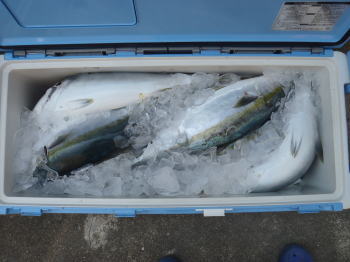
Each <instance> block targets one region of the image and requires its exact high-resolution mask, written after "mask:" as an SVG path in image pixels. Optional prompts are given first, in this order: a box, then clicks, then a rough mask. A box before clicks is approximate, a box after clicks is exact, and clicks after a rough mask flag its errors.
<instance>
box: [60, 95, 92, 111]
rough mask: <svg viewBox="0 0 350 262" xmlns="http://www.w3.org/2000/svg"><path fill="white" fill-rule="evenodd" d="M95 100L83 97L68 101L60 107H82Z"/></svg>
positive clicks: (71, 108) (62, 108) (70, 108)
mask: <svg viewBox="0 0 350 262" xmlns="http://www.w3.org/2000/svg"><path fill="white" fill-rule="evenodd" d="M93 102H94V100H93V99H92V98H82V99H76V100H71V101H68V102H67V103H66V105H65V106H62V107H61V108H59V109H61V110H65V109H69V110H75V109H81V108H84V107H87V106H88V105H91V104H92V103H93Z"/></svg>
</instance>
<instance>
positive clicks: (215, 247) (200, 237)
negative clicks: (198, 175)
mask: <svg viewBox="0 0 350 262" xmlns="http://www.w3.org/2000/svg"><path fill="white" fill-rule="evenodd" d="M348 48H350V46H349V47H348ZM347 50H349V49H347ZM347 102H348V103H349V104H350V98H348V100H347ZM349 123H350V121H349V119H348V125H349ZM289 243H298V244H301V245H303V246H304V247H306V248H307V249H308V250H309V251H310V252H311V253H312V255H313V256H314V259H315V261H326V262H329V261H332V262H336V261H350V211H342V212H323V213H318V214H297V213H295V212H281V213H249V214H228V215H226V216H225V217H207V218H205V217H203V216H202V215H142V216H137V217H136V218H116V217H114V216H111V215H71V214H70V215H67V214H65V215H61V214H46V215H42V216H41V217H21V216H18V215H11V216H0V262H7V261H9V262H12V261H13V262H20V261H26V262H31V261H35V262H40V261H45V262H51V261H55V262H60V261H62V262H70V261H115V262H119V261H120V262H129V261H130V262H131V261H135V262H139V261H146V262H152V261H157V259H159V258H160V257H161V256H164V255H167V254H177V255H178V256H179V257H180V258H182V259H183V261H185V262H201V261H203V262H204V261H210V262H216V261H225V262H226V261H269V262H273V261H277V260H278V255H279V252H280V251H281V249H282V248H283V247H284V245H286V244H289Z"/></svg>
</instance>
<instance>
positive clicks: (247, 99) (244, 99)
mask: <svg viewBox="0 0 350 262" xmlns="http://www.w3.org/2000/svg"><path fill="white" fill-rule="evenodd" d="M257 98H258V96H252V95H249V94H245V95H244V96H242V97H241V98H240V99H239V100H238V101H237V103H236V104H235V105H234V106H233V107H242V106H245V105H248V104H250V103H251V102H253V101H255V100H256V99H257Z"/></svg>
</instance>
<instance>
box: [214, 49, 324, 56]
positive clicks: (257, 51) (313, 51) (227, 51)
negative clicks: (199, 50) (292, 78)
mask: <svg viewBox="0 0 350 262" xmlns="http://www.w3.org/2000/svg"><path fill="white" fill-rule="evenodd" d="M221 53H223V54H242V55H244V54H256V55H261V54H263V55H264V54H267V55H268V54H272V55H288V54H289V55H326V52H325V49H324V48H322V47H261V48H256V47H223V48H221Z"/></svg>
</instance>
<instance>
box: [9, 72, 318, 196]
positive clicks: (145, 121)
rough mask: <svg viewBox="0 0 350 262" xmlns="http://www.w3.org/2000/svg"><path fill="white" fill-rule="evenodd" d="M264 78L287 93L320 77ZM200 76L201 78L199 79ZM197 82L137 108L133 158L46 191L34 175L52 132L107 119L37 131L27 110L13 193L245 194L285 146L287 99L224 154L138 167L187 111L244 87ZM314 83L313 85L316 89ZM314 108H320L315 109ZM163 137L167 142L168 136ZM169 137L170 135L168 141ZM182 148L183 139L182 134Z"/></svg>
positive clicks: (166, 155) (167, 157) (175, 155)
mask: <svg viewBox="0 0 350 262" xmlns="http://www.w3.org/2000/svg"><path fill="white" fill-rule="evenodd" d="M264 75H266V76H269V77H271V78H273V79H274V80H276V81H279V82H280V83H281V84H284V85H286V86H290V82H291V80H293V81H294V83H295V87H296V88H298V87H299V86H307V87H309V88H315V89H316V88H317V86H318V80H317V79H318V77H317V73H316V72H315V71H311V70H310V71H303V72H300V71H297V70H284V71H282V70H269V71H266V72H264ZM195 76H196V75H195ZM197 76H198V81H194V82H193V83H192V84H191V86H177V87H175V88H173V89H170V90H166V91H163V92H161V93H160V94H158V95H157V96H154V97H150V98H148V99H145V100H144V101H143V102H141V103H139V104H137V105H132V106H130V107H129V108H128V110H130V118H129V125H128V126H127V133H128V135H129V136H130V143H131V145H132V147H133V148H134V150H135V151H134V152H132V153H131V152H130V153H125V154H122V155H119V156H117V157H115V158H113V159H110V160H107V161H104V162H102V163H100V164H98V165H95V166H87V167H84V168H81V169H79V170H76V171H75V172H74V175H72V176H69V177H67V176H64V177H62V178H61V179H57V180H55V181H52V182H48V183H46V185H45V186H44V187H38V186H36V182H37V180H36V178H34V177H33V176H32V173H33V171H34V169H35V167H36V165H37V161H38V160H37V159H38V158H39V157H40V156H41V154H42V147H43V145H45V143H47V141H48V139H49V138H50V139H51V138H52V136H56V137H57V136H59V135H60V134H57V133H55V131H54V130H55V127H57V126H60V125H65V126H67V127H70V126H71V125H77V123H78V124H82V123H84V122H86V121H87V119H88V120H89V121H90V120H91V118H96V119H99V118H105V119H106V118H108V117H109V114H108V112H105V113H98V114H92V115H91V114H90V115H83V116H79V117H77V116H75V117H74V118H73V119H67V118H65V119H60V120H59V121H56V122H49V123H47V125H46V126H43V125H42V124H41V125H40V126H39V124H38V123H37V121H36V119H35V115H34V114H33V113H32V112H31V111H29V110H25V111H24V112H23V114H22V119H21V127H20V129H19V130H18V132H17V133H16V136H15V138H16V145H17V146H16V148H15V163H14V165H15V166H14V170H15V174H16V186H15V188H14V190H15V191H17V192H18V191H25V190H27V192H32V193H33V192H35V193H38V194H40V195H43V194H47V195H55V194H62V193H64V194H69V195H75V196H86V195H88V196H97V197H156V196H223V195H231V194H246V193H249V192H250V190H251V188H252V187H253V186H254V184H255V183H256V180H255V178H252V177H249V173H247V170H248V169H249V167H251V166H252V165H255V164H257V163H260V162H262V161H264V159H266V158H267V157H268V155H269V153H271V152H272V151H273V150H274V149H275V148H277V147H278V145H279V144H280V143H281V142H282V140H283V137H284V126H285V123H286V122H287V121H288V117H289V113H290V112H289V109H288V103H289V101H288V99H289V98H288V96H287V97H286V98H284V99H282V101H281V106H280V107H279V109H278V110H277V111H276V112H274V113H273V114H272V116H271V120H270V121H268V122H266V123H265V124H264V125H263V126H262V127H261V128H259V129H258V130H256V131H254V132H252V133H251V134H249V135H247V136H245V137H243V138H242V139H240V140H238V141H236V142H235V143H234V144H232V145H231V146H229V147H227V148H225V149H224V150H218V149H217V148H210V149H208V150H207V151H205V152H203V153H201V154H189V153H187V152H178V151H174V152H173V151H170V152H168V151H167V152H163V153H162V154H158V156H157V157H156V158H154V159H152V160H150V161H148V164H147V165H140V166H136V167H135V166H133V164H134V163H135V158H136V157H137V156H138V155H139V154H140V153H141V151H142V149H143V148H144V147H145V146H147V145H150V143H152V140H153V139H154V138H155V137H156V136H158V135H159V134H160V133H161V132H160V131H161V130H165V129H169V127H174V129H173V131H174V132H177V131H176V130H177V129H176V125H177V124H178V123H179V121H180V120H181V117H182V116H183V114H184V113H185V111H186V109H187V108H189V107H191V106H194V105H200V104H202V103H204V102H205V101H206V99H208V98H209V97H210V96H211V95H212V94H213V93H214V92H215V90H216V88H218V87H220V86H223V85H227V84H229V83H232V82H235V81H238V80H239V76H237V75H235V74H231V73H226V74H222V75H218V74H204V73H198V74H197ZM311 83H312V84H311ZM316 102H317V101H316ZM163 135H164V134H163ZM165 135H166V134H165ZM171 137H175V138H176V139H178V140H177V142H181V140H182V139H185V138H183V137H181V135H180V134H179V135H178V136H174V135H172V136H171Z"/></svg>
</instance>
